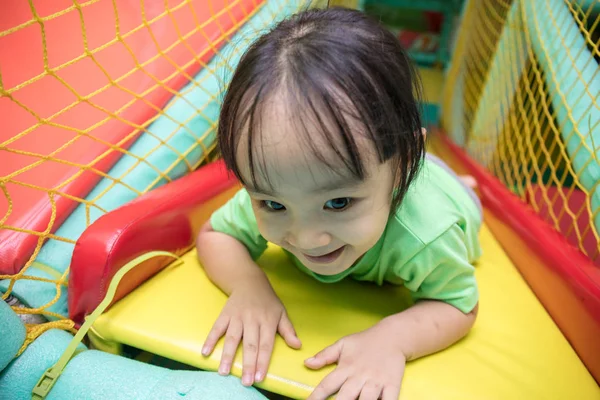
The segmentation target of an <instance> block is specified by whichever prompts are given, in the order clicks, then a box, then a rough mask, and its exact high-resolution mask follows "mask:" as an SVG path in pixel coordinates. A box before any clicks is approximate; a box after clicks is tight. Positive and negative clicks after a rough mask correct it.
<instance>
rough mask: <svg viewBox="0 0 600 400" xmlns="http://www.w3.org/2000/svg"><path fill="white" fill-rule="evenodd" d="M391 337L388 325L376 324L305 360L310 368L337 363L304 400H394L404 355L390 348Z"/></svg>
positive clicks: (392, 347)
mask: <svg viewBox="0 0 600 400" xmlns="http://www.w3.org/2000/svg"><path fill="white" fill-rule="evenodd" d="M394 336H395V335H394V331H393V330H392V329H390V327H389V326H384V325H382V324H378V325H375V326H373V327H372V328H370V329H367V330H366V331H363V332H360V333H356V334H354V335H350V336H346V337H344V338H342V339H340V340H338V341H337V342H336V343H334V344H333V345H331V346H329V347H327V348H325V349H324V350H322V351H321V352H319V353H318V354H317V355H315V356H314V357H312V358H309V359H308V360H306V361H305V362H304V363H305V365H306V366H307V367H308V368H311V369H321V368H323V367H324V366H326V365H329V364H333V363H337V364H338V365H337V367H336V369H335V370H334V371H333V372H331V373H330V374H329V375H327V376H326V377H325V379H323V380H322V381H321V383H319V385H318V386H317V387H316V388H315V390H314V391H313V392H312V394H311V395H310V396H309V397H308V400H324V399H327V398H328V397H329V396H331V395H333V394H335V393H338V395H337V397H336V399H338V400H354V399H359V400H377V399H383V400H397V399H398V396H399V395H400V383H401V381H402V377H403V375H404V366H405V364H406V356H405V355H404V353H403V352H402V351H401V350H400V349H399V348H397V347H394V345H393V343H394V342H395V338H394Z"/></svg>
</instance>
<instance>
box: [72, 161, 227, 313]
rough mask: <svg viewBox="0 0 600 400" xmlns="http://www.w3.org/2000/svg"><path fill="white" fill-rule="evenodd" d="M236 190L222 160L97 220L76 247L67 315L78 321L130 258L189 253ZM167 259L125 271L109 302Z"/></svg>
mask: <svg viewBox="0 0 600 400" xmlns="http://www.w3.org/2000/svg"><path fill="white" fill-rule="evenodd" d="M235 190H238V184H237V181H236V179H235V178H233V177H232V176H231V175H229V174H228V173H227V172H226V170H225V166H224V164H223V163H222V162H216V163H212V164H209V165H207V166H205V167H202V168H200V169H199V170H197V171H196V172H194V173H192V174H190V175H187V176H185V177H183V178H180V179H178V180H176V181H174V182H171V183H169V184H167V185H165V186H162V187H160V188H158V189H156V190H154V191H152V192H150V193H147V194H145V195H143V196H141V197H139V198H137V199H136V200H134V201H132V202H130V203H128V204H126V205H125V206H123V207H121V208H118V209H116V210H114V211H112V212H109V213H107V214H105V215H103V216H102V217H100V218H99V219H98V220H97V221H96V222H94V223H93V224H92V225H91V226H90V227H89V228H88V229H87V230H86V231H85V232H84V233H83V235H81V237H80V238H79V240H78V241H77V244H76V245H75V251H74V253H73V259H72V262H71V273H70V277H69V296H68V298H69V315H70V317H71V318H72V319H73V320H74V321H75V322H77V323H82V322H83V319H84V317H85V315H87V314H89V313H90V312H92V311H93V310H94V309H95V308H96V306H97V305H98V304H99V303H100V301H102V299H103V298H104V295H105V293H106V290H107V288H108V284H109V283H110V280H111V279H112V277H113V276H114V275H115V273H116V272H117V271H118V270H119V268H121V267H122V266H124V265H125V264H126V263H128V262H129V261H131V260H133V259H134V258H136V257H138V256H140V255H142V254H144V253H147V252H149V251H154V250H166V251H170V252H173V253H176V254H183V253H184V252H185V251H187V250H189V249H190V248H191V247H192V246H193V245H194V242H195V239H196V235H197V234H198V231H199V229H200V228H201V227H202V225H203V224H204V222H206V221H207V219H208V218H209V216H210V214H211V213H212V212H213V211H214V210H215V209H217V208H218V207H219V206H220V205H222V204H224V203H225V202H226V201H227V199H229V198H230V197H231V195H232V194H233V192H234V191H235ZM172 261H173V260H172V259H170V258H162V259H161V258H155V259H151V260H148V261H146V262H145V263H143V264H141V265H140V266H138V267H136V268H135V269H133V270H132V271H130V272H129V273H127V274H126V275H125V277H124V278H123V280H122V281H121V283H120V285H119V288H118V290H117V294H116V296H115V300H114V301H117V300H119V299H121V298H122V297H123V296H125V295H126V294H127V293H129V292H130V291H132V290H133V289H135V288H136V287H137V286H139V285H140V284H141V283H142V282H144V281H145V280H147V279H148V278H150V277H151V276H152V275H154V274H156V273H157V272H158V271H160V270H161V269H162V268H164V267H165V266H166V265H167V264H168V263H170V262H172ZM114 301H113V302H114Z"/></svg>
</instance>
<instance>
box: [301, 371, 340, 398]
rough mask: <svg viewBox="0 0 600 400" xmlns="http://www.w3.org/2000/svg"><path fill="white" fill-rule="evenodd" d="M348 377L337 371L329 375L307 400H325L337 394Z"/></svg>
mask: <svg viewBox="0 0 600 400" xmlns="http://www.w3.org/2000/svg"><path fill="white" fill-rule="evenodd" d="M346 378H347V375H346V374H345V373H343V372H339V371H338V370H337V369H336V370H335V371H333V372H332V373H330V374H329V375H327V376H326V377H325V379H323V380H322V381H321V383H319V384H318V385H317V387H316V388H315V390H313V392H312V393H311V394H310V396H308V398H307V399H306V400H325V399H327V398H328V397H329V396H331V395H333V394H335V393H337V391H338V390H340V387H342V385H343V384H344V382H346Z"/></svg>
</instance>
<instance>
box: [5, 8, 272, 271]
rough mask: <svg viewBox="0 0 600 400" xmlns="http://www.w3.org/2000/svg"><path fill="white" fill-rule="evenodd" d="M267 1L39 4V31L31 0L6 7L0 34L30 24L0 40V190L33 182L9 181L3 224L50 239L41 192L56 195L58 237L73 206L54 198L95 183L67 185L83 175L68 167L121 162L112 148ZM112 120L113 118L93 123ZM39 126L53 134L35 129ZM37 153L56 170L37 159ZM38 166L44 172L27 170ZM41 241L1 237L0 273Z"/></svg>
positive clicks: (89, 179) (88, 175)
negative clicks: (0, 92)
mask: <svg viewBox="0 0 600 400" xmlns="http://www.w3.org/2000/svg"><path fill="white" fill-rule="evenodd" d="M262 2H263V0H211V1H210V2H207V1H205V0H192V1H190V2H188V1H187V0H173V1H169V2H168V5H169V7H170V12H166V10H165V2H163V1H153V2H148V1H146V2H140V1H139V0H117V1H116V2H115V4H116V5H113V1H112V0H100V1H97V2H79V4H80V10H78V9H77V8H76V7H74V6H73V2H72V1H71V0H53V1H41V0H36V1H34V2H33V4H34V6H35V10H36V13H37V16H39V17H40V18H44V20H43V29H42V25H41V24H39V23H37V22H32V23H29V24H26V23H27V22H28V21H33V18H34V16H33V14H32V11H31V9H30V6H29V3H28V2H27V1H16V0H14V1H8V2H7V3H6V4H5V3H3V4H2V6H1V8H2V11H1V12H0V32H3V31H6V30H8V29H11V28H14V27H17V26H20V25H23V24H25V25H24V26H23V27H21V28H19V29H17V30H16V31H14V32H12V33H10V34H8V35H4V36H0V73H1V76H2V88H3V89H4V90H5V91H7V93H9V95H6V96H2V97H0V115H2V129H0V182H1V178H3V177H7V176H9V175H13V174H14V176H11V177H10V179H12V180H14V181H16V182H20V183H24V184H26V185H28V186H22V185H19V184H15V183H10V182H9V183H7V184H6V193H8V198H7V197H6V196H5V195H4V194H0V218H3V217H4V216H5V215H6V213H7V212H8V211H9V210H10V213H9V215H8V219H7V220H6V221H5V222H4V224H5V225H7V226H11V227H16V228H21V229H27V230H32V231H36V232H43V231H45V230H46V229H47V227H48V225H49V223H50V217H51V213H52V208H51V203H50V200H49V197H48V194H47V192H46V189H51V188H54V189H57V191H58V192H59V194H57V195H55V197H54V199H55V201H56V220H55V221H54V224H53V225H52V227H51V232H54V231H55V230H56V229H57V228H58V227H59V226H60V224H61V223H62V222H63V221H64V219H65V218H66V217H67V216H68V215H69V214H70V213H71V211H72V210H73V209H74V208H75V207H76V206H77V204H78V203H77V202H76V201H74V200H70V199H68V198H67V197H64V196H61V195H60V193H61V192H62V193H66V194H69V195H71V196H75V197H77V198H83V197H85V196H86V194H87V193H89V191H90V190H91V189H92V188H93V187H94V186H95V185H96V183H97V182H98V181H99V179H100V178H101V176H100V175H98V174H97V173H94V172H92V171H85V172H84V173H82V174H81V175H78V176H77V177H76V179H74V180H73V181H72V182H70V183H67V184H65V182H67V181H68V180H69V179H70V178H72V177H74V176H75V175H76V174H77V173H79V172H81V171H80V168H79V167H78V166H73V164H76V165H88V164H90V165H92V166H93V168H95V169H97V170H100V171H107V170H108V169H109V168H110V167H111V166H112V165H113V164H114V163H115V162H116V161H117V160H118V158H119V157H120V156H121V154H122V153H121V152H120V151H118V150H114V149H111V145H118V146H119V147H121V148H128V147H129V145H130V144H131V143H132V142H133V141H134V140H135V139H136V137H137V136H138V135H139V133H134V129H133V127H134V126H140V125H143V123H144V122H146V121H147V120H148V119H149V118H151V117H152V116H154V115H155V114H156V112H157V110H158V109H161V108H162V107H163V106H164V105H165V104H166V103H167V102H168V100H169V99H170V98H171V97H172V96H173V93H172V91H173V90H174V91H177V90H179V89H181V88H182V87H183V86H184V85H185V84H186V83H187V81H188V77H189V76H193V75H195V74H196V73H197V72H198V71H199V70H200V68H201V67H202V65H201V62H204V63H206V62H208V61H209V60H210V59H211V58H212V56H213V55H214V53H215V50H217V49H218V48H219V47H220V46H222V45H223V44H224V42H225V40H224V37H225V36H224V33H226V34H227V36H231V35H232V34H233V33H234V32H235V30H236V29H237V28H238V27H239V26H240V25H241V24H242V23H243V21H245V20H246V19H247V18H248V15H249V14H250V13H251V12H252V11H253V10H254V9H256V8H257V6H258V5H259V4H261V3H262ZM142 7H144V8H143V10H142ZM65 10H66V12H64V11H65ZM61 12H62V13H61ZM80 12H81V13H80ZM57 13H58V14H57ZM117 16H118V32H119V35H120V37H119V38H117V24H116V22H117ZM211 16H215V17H214V18H212V17H211ZM211 18H212V19H211ZM198 25H200V29H198V30H196V28H197V27H198ZM82 26H83V28H82ZM42 32H43V33H44V35H45V41H46V46H45V51H44V46H43V44H42V43H43V40H42ZM84 35H85V41H84V39H83V38H84ZM180 38H185V40H181V39H180ZM86 42H87V52H86V47H85V46H84V44H85V43H86ZM45 55H46V56H47V65H46V66H44V56H45ZM71 61H75V62H73V63H71V64H69V63H70V62H71ZM200 61H201V62H200ZM66 64H68V65H66ZM136 65H138V66H139V65H141V66H142V68H138V67H136ZM45 70H46V71H49V72H46V73H45V72H44V71H45ZM185 74H187V75H188V77H186V76H185ZM32 79H33V80H32ZM30 80H31V81H30ZM61 80H62V82H61ZM157 82H158V83H157ZM74 92H75V93H77V95H76V94H75V93H74ZM83 97H86V98H87V100H85V101H81V99H82V98H83ZM92 104H93V105H94V106H93V105H92ZM26 108H27V109H29V110H30V111H27V110H26ZM65 109H66V111H64V112H61V111H63V110H65ZM115 113H118V116H119V119H117V118H112V117H111V118H110V119H109V120H108V121H106V122H105V123H103V124H100V123H101V122H102V121H103V120H105V119H106V118H108V117H109V114H115ZM39 119H44V120H45V121H47V122H49V123H52V124H56V125H55V126H52V125H49V124H41V125H39V126H38V120H39ZM125 121H128V122H125ZM97 124H100V125H99V126H96V125H97ZM27 130H29V131H28V132H27V133H26V134H24V135H23V136H18V135H19V134H20V133H21V132H24V131H27ZM77 131H79V132H81V131H85V132H87V134H88V135H89V136H78V134H77ZM15 138H16V140H15ZM73 139H76V140H75V141H74V142H73V143H71V144H70V145H68V146H67V147H65V148H62V146H63V145H65V144H66V143H67V142H69V141H71V140H73ZM24 152H27V153H28V154H25V153H24ZM32 154H33V155H32ZM43 156H52V157H53V158H55V159H58V160H61V161H63V162H60V161H40V160H42V157H43ZM35 162H40V163H39V165H35V166H34V167H33V168H29V169H26V170H25V168H28V166H30V165H32V164H34V163H35ZM67 163H69V164H67ZM32 185H33V186H32ZM40 188H41V189H40ZM0 189H2V188H1V187H0ZM37 241H38V237H37V236H35V235H31V234H28V233H22V232H17V231H15V230H11V229H1V230H0V274H14V273H17V272H18V271H19V270H20V269H21V268H22V267H23V265H24V263H25V262H26V261H27V260H28V258H29V257H30V256H31V254H32V252H33V250H34V248H35V246H36V243H37Z"/></svg>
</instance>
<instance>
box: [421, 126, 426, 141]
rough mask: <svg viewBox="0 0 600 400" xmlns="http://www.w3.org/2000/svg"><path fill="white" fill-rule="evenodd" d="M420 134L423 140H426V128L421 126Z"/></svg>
mask: <svg viewBox="0 0 600 400" xmlns="http://www.w3.org/2000/svg"><path fill="white" fill-rule="evenodd" d="M421 134H422V135H423V140H427V129H425V128H421Z"/></svg>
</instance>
